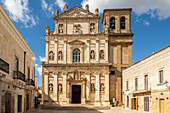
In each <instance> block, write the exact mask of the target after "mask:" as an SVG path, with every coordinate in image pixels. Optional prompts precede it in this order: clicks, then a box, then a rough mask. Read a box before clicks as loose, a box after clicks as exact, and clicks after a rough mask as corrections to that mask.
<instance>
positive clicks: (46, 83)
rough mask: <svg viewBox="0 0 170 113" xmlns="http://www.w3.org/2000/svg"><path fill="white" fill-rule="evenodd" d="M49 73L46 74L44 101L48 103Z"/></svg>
mask: <svg viewBox="0 0 170 113" xmlns="http://www.w3.org/2000/svg"><path fill="white" fill-rule="evenodd" d="M48 86H49V85H48V73H47V72H46V73H44V101H48V96H49V95H48Z"/></svg>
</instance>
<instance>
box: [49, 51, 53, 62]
mask: <svg viewBox="0 0 170 113" xmlns="http://www.w3.org/2000/svg"><path fill="white" fill-rule="evenodd" d="M49 60H54V53H53V51H50V53H49Z"/></svg>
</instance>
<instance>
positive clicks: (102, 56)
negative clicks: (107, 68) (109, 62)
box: [100, 50, 104, 59]
mask: <svg viewBox="0 0 170 113" xmlns="http://www.w3.org/2000/svg"><path fill="white" fill-rule="evenodd" d="M100 59H104V51H103V50H101V51H100Z"/></svg>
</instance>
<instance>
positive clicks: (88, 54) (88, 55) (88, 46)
mask: <svg viewBox="0 0 170 113" xmlns="http://www.w3.org/2000/svg"><path fill="white" fill-rule="evenodd" d="M89 62H90V40H87V63H89Z"/></svg>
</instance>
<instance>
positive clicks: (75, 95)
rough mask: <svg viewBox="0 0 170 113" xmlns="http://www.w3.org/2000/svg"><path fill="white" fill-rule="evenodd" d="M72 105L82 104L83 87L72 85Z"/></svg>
mask: <svg viewBox="0 0 170 113" xmlns="http://www.w3.org/2000/svg"><path fill="white" fill-rule="evenodd" d="M72 103H73V104H80V103H81V85H72Z"/></svg>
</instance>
